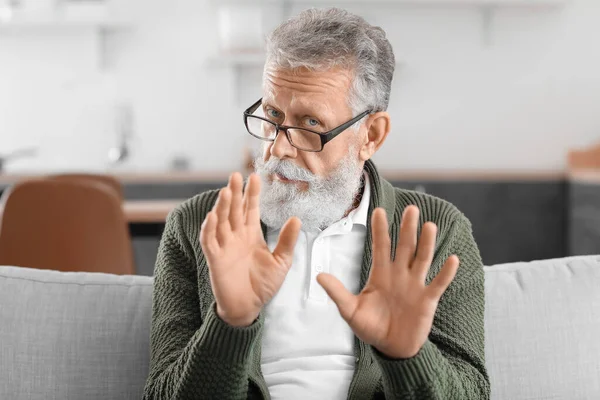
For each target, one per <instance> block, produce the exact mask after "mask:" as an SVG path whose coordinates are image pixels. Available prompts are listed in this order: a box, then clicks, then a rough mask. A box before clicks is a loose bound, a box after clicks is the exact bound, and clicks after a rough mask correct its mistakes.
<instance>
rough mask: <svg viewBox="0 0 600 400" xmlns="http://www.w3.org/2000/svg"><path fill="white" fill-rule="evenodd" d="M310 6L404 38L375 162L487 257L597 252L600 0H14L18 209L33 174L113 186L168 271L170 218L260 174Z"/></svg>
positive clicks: (8, 86) (9, 157)
mask: <svg viewBox="0 0 600 400" xmlns="http://www.w3.org/2000/svg"><path fill="white" fill-rule="evenodd" d="M312 6H314V7H327V6H338V7H342V8H345V9H348V10H349V11H353V12H355V13H357V14H360V15H362V16H363V17H365V18H366V19H367V20H368V21H369V22H370V23H372V24H374V25H379V26H381V27H382V28H383V29H384V30H385V31H386V32H387V35H388V37H389V40H390V41H391V43H392V45H393V47H394V52H395V55H396V73H395V78H394V82H393V88H392V97H391V102H390V108H389V112H390V114H391V116H392V123H393V127H392V132H391V134H390V135H389V137H388V139H387V142H386V144H385V145H384V147H383V148H382V149H381V151H380V152H379V153H378V154H377V155H376V156H375V158H374V160H375V162H376V164H377V165H378V167H379V168H380V169H381V170H382V171H383V175H384V176H385V177H386V178H387V179H389V180H390V181H392V182H393V183H394V184H395V185H397V186H401V187H405V188H407V189H412V190H419V191H424V192H427V193H430V194H433V195H436V196H439V197H442V198H445V199H447V200H449V201H451V202H453V203H454V204H455V205H457V206H458V207H459V208H460V209H461V210H462V211H463V212H464V213H465V214H466V215H467V217H469V218H470V220H471V222H472V223H473V229H474V232H475V238H476V240H477V241H478V243H479V245H480V248H481V253H482V256H483V259H484V263H486V264H488V265H491V264H495V263H500V262H509V261H519V260H523V261H528V260H533V259H542V258H553V257H562V256H566V255H572V254H597V253H600V174H597V172H596V171H597V167H598V166H600V151H599V150H598V149H597V148H596V146H597V145H598V143H599V142H600V73H599V71H600V44H599V39H600V2H599V1H597V0H381V1H367V0H363V1H359V0H346V1H338V2H329V1H318V0H317V1H315V0H313V1H305V0H291V1H278V0H262V1H241V0H240V1H216V0H215V1H208V0H174V1H170V2H163V1H155V0H145V1H141V0H0V167H1V170H0V171H1V172H0V190H4V191H5V193H4V194H3V198H4V200H5V201H6V198H7V197H8V194H7V193H8V192H9V190H8V189H9V188H10V187H12V185H14V184H15V183H17V182H21V181H22V180H24V179H30V178H32V177H40V176H46V175H49V174H60V173H82V172H84V173H94V174H108V175H111V176H114V177H115V178H116V179H117V180H118V181H119V182H120V183H121V184H122V188H123V199H122V201H123V204H122V206H123V210H124V216H125V218H126V222H127V224H128V229H129V232H130V234H131V238H132V246H133V251H134V256H135V272H136V273H139V274H146V275H150V274H152V269H153V266H154V259H155V257H156V249H157V246H158V240H159V238H160V234H161V232H162V229H163V227H164V218H165V216H166V214H167V213H168V211H170V209H172V208H173V207H174V206H175V205H176V204H178V203H179V202H180V201H182V200H183V199H185V198H188V197H191V196H193V195H194V194H196V193H200V192H202V191H204V190H207V189H211V188H217V187H220V186H221V185H222V184H223V183H224V182H225V180H226V179H227V175H228V174H229V173H230V172H232V171H236V170H238V171H240V170H245V169H246V166H247V162H248V154H249V152H250V151H251V149H252V147H253V146H255V143H254V142H253V141H252V138H251V137H250V136H249V135H248V134H247V133H246V131H245V129H244V126H243V123H242V112H243V110H244V109H245V108H247V107H248V106H249V105H251V104H252V103H253V102H254V101H256V100H257V99H258V98H259V97H261V75H262V67H263V59H264V58H263V57H264V56H263V52H262V48H263V40H264V39H263V38H264V36H265V34H267V33H268V32H269V31H270V30H271V29H273V28H274V27H275V26H276V25H277V24H279V23H280V22H281V21H283V20H284V19H286V18H288V17H289V16H291V15H294V14H296V13H298V12H300V11H301V10H303V9H305V8H308V7H312ZM597 204H598V205H597ZM596 220H598V221H596ZM596 222H598V223H596ZM0 238H1V232H0Z"/></svg>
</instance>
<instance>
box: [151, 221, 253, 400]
mask: <svg viewBox="0 0 600 400" xmlns="http://www.w3.org/2000/svg"><path fill="white" fill-rule="evenodd" d="M192 253H193V250H192V246H190V243H189V240H188V239H187V238H186V235H185V233H184V230H183V228H182V222H181V214H180V212H179V211H178V210H174V211H173V212H172V213H171V214H170V215H169V217H168V219H167V223H166V226H165V231H164V233H163V236H162V239H161V243H160V247H159V252H158V257H157V261H156V266H155V277H154V292H153V300H152V302H153V304H152V327H151V333H150V347H151V349H150V351H151V357H150V373H149V376H148V380H147V382H146V386H145V388H144V399H147V400H150V399H154V400H166V399H169V400H173V399H182V400H183V399H189V400H191V399H219V400H222V399H245V398H246V397H247V395H248V385H249V384H248V360H249V355H250V352H251V349H252V346H253V345H254V343H255V341H256V338H257V336H258V332H259V329H260V325H261V324H262V322H260V321H255V323H254V324H252V325H250V326H249V327H245V328H234V327H231V326H229V325H228V324H226V323H225V322H223V321H222V320H221V319H220V318H219V317H218V316H217V315H216V311H215V305H214V303H213V305H212V306H211V307H210V310H209V311H208V313H207V315H205V317H204V318H202V315H201V312H200V307H199V295H198V283H197V279H198V277H197V267H196V263H195V261H194V260H195V258H194V255H193V254H192Z"/></svg>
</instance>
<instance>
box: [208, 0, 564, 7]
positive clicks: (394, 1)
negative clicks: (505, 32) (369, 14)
mask: <svg viewBox="0 0 600 400" xmlns="http://www.w3.org/2000/svg"><path fill="white" fill-rule="evenodd" d="M569 2H571V0H370V1H368V0H337V1H336V0H257V4H261V3H262V4H290V3H291V4H310V5H315V6H318V5H330V4H336V5H344V4H365V5H382V4H385V5H406V6H469V7H490V6H494V7H548V6H562V5H565V4H567V3H569ZM218 3H219V4H245V3H246V2H245V1H244V0H220V1H219V2H218Z"/></svg>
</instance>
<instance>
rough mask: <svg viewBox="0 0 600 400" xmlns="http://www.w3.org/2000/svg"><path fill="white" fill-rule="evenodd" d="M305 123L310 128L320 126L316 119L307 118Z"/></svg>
mask: <svg viewBox="0 0 600 400" xmlns="http://www.w3.org/2000/svg"><path fill="white" fill-rule="evenodd" d="M304 123H305V124H306V125H308V126H311V127H314V126H319V121H317V120H316V119H314V118H306V119H305V120H304Z"/></svg>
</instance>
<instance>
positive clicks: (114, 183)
mask: <svg viewBox="0 0 600 400" xmlns="http://www.w3.org/2000/svg"><path fill="white" fill-rule="evenodd" d="M47 178H48V179H60V180H67V181H75V182H80V181H84V182H87V181H93V182H100V183H104V184H105V185H108V186H110V187H111V188H112V189H113V190H114V191H115V193H116V194H117V196H118V197H119V199H120V200H121V201H123V198H124V195H123V185H122V184H121V182H120V181H119V180H118V179H117V178H115V177H114V176H112V175H104V174H86V173H65V174H57V175H48V176H47Z"/></svg>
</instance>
